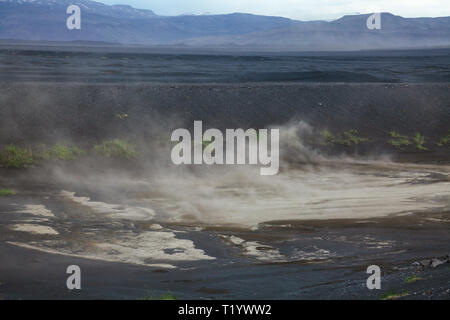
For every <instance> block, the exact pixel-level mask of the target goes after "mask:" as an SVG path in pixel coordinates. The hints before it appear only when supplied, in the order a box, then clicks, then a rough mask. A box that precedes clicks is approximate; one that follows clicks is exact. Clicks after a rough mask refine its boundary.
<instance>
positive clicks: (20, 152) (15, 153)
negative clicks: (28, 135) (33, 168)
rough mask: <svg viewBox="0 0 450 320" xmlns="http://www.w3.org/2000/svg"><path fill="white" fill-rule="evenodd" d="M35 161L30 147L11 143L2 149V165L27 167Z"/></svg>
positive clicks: (0, 164)
mask: <svg viewBox="0 0 450 320" xmlns="http://www.w3.org/2000/svg"><path fill="white" fill-rule="evenodd" d="M33 162H34V159H33V153H32V151H31V150H30V149H25V148H21V147H18V146H15V145H13V144H10V145H7V146H5V147H4V149H3V150H2V151H0V167H3V168H26V167H29V166H30V165H32V164H33Z"/></svg>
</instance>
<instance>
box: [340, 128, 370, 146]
mask: <svg viewBox="0 0 450 320" xmlns="http://www.w3.org/2000/svg"><path fill="white" fill-rule="evenodd" d="M368 140H369V139H367V138H364V137H360V136H359V135H358V130H348V131H345V132H344V133H342V135H341V136H340V137H339V138H338V140H337V143H339V144H343V145H346V146H352V145H354V146H357V145H359V144H360V143H363V142H366V141H368Z"/></svg>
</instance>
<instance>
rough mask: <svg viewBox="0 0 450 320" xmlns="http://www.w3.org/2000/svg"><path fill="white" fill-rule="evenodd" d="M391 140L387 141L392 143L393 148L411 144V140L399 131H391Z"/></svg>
mask: <svg viewBox="0 0 450 320" xmlns="http://www.w3.org/2000/svg"><path fill="white" fill-rule="evenodd" d="M390 134H391V138H392V139H391V140H389V141H388V143H389V144H390V145H392V146H393V147H395V148H402V147H405V146H409V145H411V141H410V140H409V138H408V137H407V136H403V135H401V134H400V133H398V132H396V131H391V133H390Z"/></svg>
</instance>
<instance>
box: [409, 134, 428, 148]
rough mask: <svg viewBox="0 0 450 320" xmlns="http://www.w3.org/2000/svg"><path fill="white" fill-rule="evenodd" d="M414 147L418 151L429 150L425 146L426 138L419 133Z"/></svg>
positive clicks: (414, 139)
mask: <svg viewBox="0 0 450 320" xmlns="http://www.w3.org/2000/svg"><path fill="white" fill-rule="evenodd" d="M413 141H414V145H415V147H416V149H417V150H420V151H425V150H428V149H427V148H426V147H425V146H424V144H425V137H424V136H423V135H421V134H420V133H419V132H416V135H415V136H414V138H413Z"/></svg>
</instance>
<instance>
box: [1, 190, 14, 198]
mask: <svg viewBox="0 0 450 320" xmlns="http://www.w3.org/2000/svg"><path fill="white" fill-rule="evenodd" d="M15 194H16V192H15V191H14V190H12V189H0V197H7V196H14V195H15Z"/></svg>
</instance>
